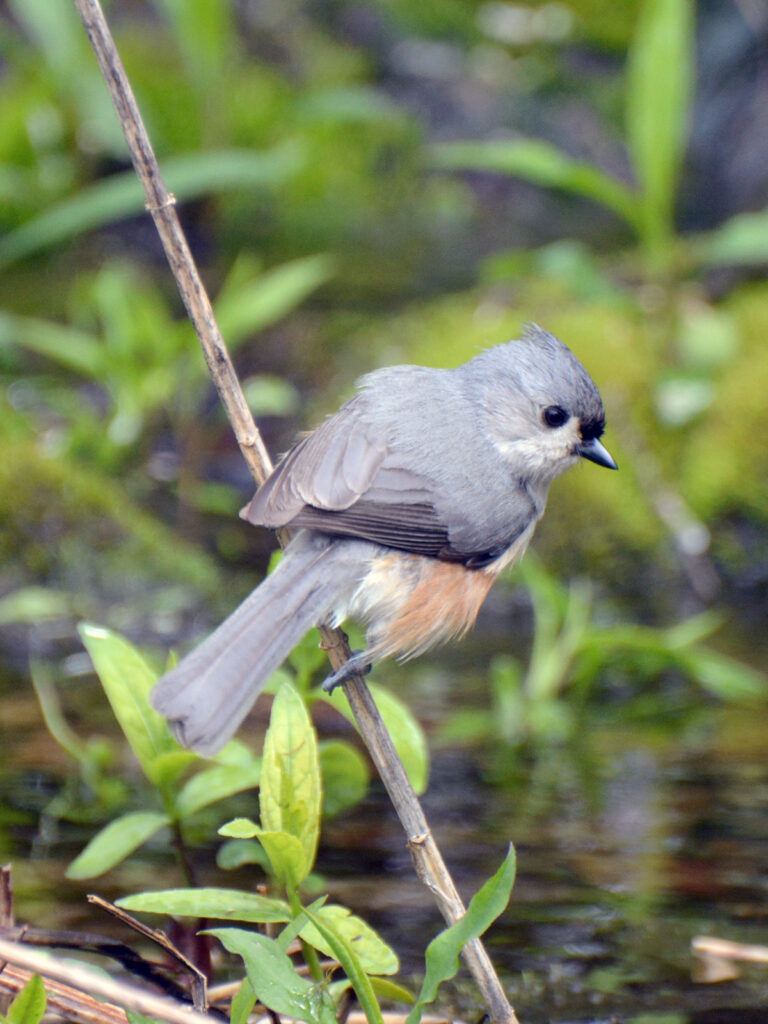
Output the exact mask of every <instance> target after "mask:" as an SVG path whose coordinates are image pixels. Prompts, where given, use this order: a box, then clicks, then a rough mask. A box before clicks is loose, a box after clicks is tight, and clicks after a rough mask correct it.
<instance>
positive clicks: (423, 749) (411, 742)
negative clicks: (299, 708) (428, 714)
mask: <svg viewBox="0 0 768 1024" xmlns="http://www.w3.org/2000/svg"><path fill="white" fill-rule="evenodd" d="M368 686H369V689H370V691H371V693H372V694H373V699H374V700H375V701H376V707H377V708H378V709H379V713H380V714H381V717H382V718H383V719H384V724H385V725H386V727H387V729H388V730H389V734H390V736H391V737H392V742H393V743H394V744H395V749H396V750H397V753H398V755H399V757H400V760H401V761H402V762H403V766H404V767H405V771H406V774H407V775H408V778H409V779H410V781H411V785H412V786H413V788H414V789H415V791H416V793H417V794H419V795H420V794H421V793H423V792H424V790H425V789H426V788H427V782H428V781H429V749H428V747H427V741H426V738H425V736H424V732H423V730H422V728H421V726H420V725H419V723H418V722H417V721H416V719H415V718H414V716H413V714H412V713H411V710H410V708H409V707H408V706H407V705H406V704H404V703H403V702H402V701H401V700H398V698H397V697H395V696H393V694H391V693H390V692H389V690H386V689H384V687H382V686H376V685H375V684H373V683H369V684H368ZM318 699H319V700H327V701H328V702H329V703H330V704H333V706H334V707H335V708H336V710H337V711H339V712H341V714H342V715H344V717H345V718H347V719H348V720H349V721H350V722H352V724H353V725H355V726H356V724H357V723H356V722H355V716H354V715H353V714H352V709H351V708H350V706H349V701H348V700H347V698H346V696H345V695H344V691H343V689H342V688H341V687H340V686H338V687H336V689H335V690H334V691H333V693H332V694H330V695H329V694H325V693H321V694H318Z"/></svg>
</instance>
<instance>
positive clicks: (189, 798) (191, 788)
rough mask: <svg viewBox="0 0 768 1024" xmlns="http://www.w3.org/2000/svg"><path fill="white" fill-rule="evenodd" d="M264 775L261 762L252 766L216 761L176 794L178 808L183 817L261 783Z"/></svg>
mask: <svg viewBox="0 0 768 1024" xmlns="http://www.w3.org/2000/svg"><path fill="white" fill-rule="evenodd" d="M260 775H261V764H260V763H259V762H254V763H253V764H252V765H250V767H247V768H243V767H241V766H240V765H231V764H217V765H215V766H214V767H213V768H206V769H205V770H204V771H201V772H198V773H197V775H194V776H193V777H192V778H191V779H190V780H189V782H187V783H186V785H185V786H184V788H183V789H182V790H181V792H180V793H179V795H178V797H177V798H176V811H177V812H178V814H179V816H180V817H181V818H188V817H189V816H190V815H191V814H194V813H195V812H196V811H199V810H201V808H203V807H208V806H209V805H210V804H214V803H216V801H217V800H224V799H225V798H226V797H228V796H232V794H233V793H242V791H243V790H244V789H252V788H253V787H254V786H258V784H259V777H260Z"/></svg>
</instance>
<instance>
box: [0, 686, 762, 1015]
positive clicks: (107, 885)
mask: <svg viewBox="0 0 768 1024" xmlns="http://www.w3.org/2000/svg"><path fill="white" fill-rule="evenodd" d="M94 693H95V691H94ZM417 703H418V694H417ZM417 710H418V711H419V712H421V711H422V710H423V709H421V708H417ZM0 714H1V716H2V722H3V747H4V751H3V757H2V775H0V785H1V786H2V805H1V806H2V821H1V822H0V826H1V827H0V842H1V843H2V857H3V859H4V860H5V861H12V862H13V864H14V878H15V888H16V909H17V915H18V917H19V918H20V919H21V920H25V921H28V922H29V923H30V924H34V925H37V926H41V927H51V928H54V927H55V928H64V927H66V928H77V929H87V930H89V931H91V932H93V931H100V932H102V933H108V934H119V931H116V930H115V929H116V926H115V925H114V923H113V922H112V921H110V920H109V919H105V918H104V917H102V916H100V915H99V914H98V913H97V912H96V911H95V910H93V909H92V908H91V907H90V906H88V905H87V904H86V903H85V900H84V896H85V893H86V892H93V891H95V892H98V893H100V894H102V895H104V896H106V897H107V898H111V899H115V898H117V897H119V896H120V895H123V894H125V893H127V892H133V891H138V890H141V889H144V888H160V887H165V886H172V885H178V884H181V882H180V879H179V876H178V874H177V873H176V870H175V867H174V865H173V862H172V859H171V857H170V856H169V853H168V848H167V843H165V842H159V843H157V844H155V845H154V846H152V847H151V848H150V849H148V850H146V851H142V854H141V856H139V855H136V856H134V857H133V858H131V859H130V860H129V861H127V862H126V863H125V864H124V865H122V866H121V867H120V868H118V869H116V870H115V871H113V872H111V873H110V874H108V875H106V876H105V877H104V878H101V879H96V880H93V881H91V882H89V883H82V884H81V883H74V882H68V881H67V880H66V879H65V878H64V876H63V872H64V869H65V867H66V864H67V863H68V861H69V860H71V858H72V857H73V856H74V855H75V854H76V853H77V852H78V850H79V849H80V848H81V846H82V845H83V843H84V842H85V841H86V839H87V838H88V836H89V835H90V834H91V829H90V827H89V826H88V825H87V824H80V825H73V824H65V823H61V822H58V821H56V820H55V818H53V817H51V816H49V815H45V814H43V816H42V818H41V817H40V814H41V812H42V811H44V809H45V808H46V807H48V806H49V805H50V800H51V799H52V797H54V796H55V795H56V793H57V792H59V791H60V789H61V786H62V785H63V784H65V782H66V779H67V776H68V771H69V769H68V762H67V760H66V758H65V757H64V755H62V754H61V753H60V751H59V749H58V748H57V747H56V745H55V744H54V743H53V742H52V741H51V740H50V739H48V737H47V735H46V733H45V731H44V730H43V729H42V728H41V727H40V722H39V712H38V710H37V705H36V703H35V700H34V698H33V697H31V696H28V695H27V692H26V689H24V690H22V691H17V695H16V696H11V697H6V698H5V699H4V700H3V701H2V702H0ZM86 717H87V716H86ZM427 717H428V716H427ZM433 748H434V749H435V753H434V760H433V768H432V777H431V784H430V788H429V791H428V793H427V794H426V796H425V798H424V804H425V809H426V812H427V816H428V818H429V820H430V823H431V825H432V827H433V830H434V831H435V834H436V836H437V839H438V842H439V844H440V846H441V848H442V849H443V852H444V855H445V857H446V860H447V862H448V864H449V867H450V868H451V870H452V872H454V875H455V878H456V880H457V884H458V885H459V888H460V889H461V891H462V893H463V894H464V895H465V897H467V898H468V897H469V896H471V895H472V893H473V892H474V891H476V889H477V888H479V886H480V885H481V884H482V882H483V881H484V880H485V879H486V878H487V877H488V876H489V875H490V874H491V873H492V872H493V871H494V870H495V869H496V868H497V867H498V865H499V863H500V861H501V859H502V857H503V856H504V853H505V851H506V846H507V843H508V842H509V841H513V842H514V844H515V846H516V849H517V855H518V880H517V883H516V886H515V889H514V892H513V898H512V902H511V905H510V907H509V909H508V910H507V912H506V913H505V914H504V916H503V917H502V918H501V919H500V920H499V921H498V922H497V924H496V925H495V926H494V927H493V929H492V930H491V931H490V932H489V933H488V935H487V942H488V946H489V949H490V952H491V955H492V957H493V959H494V962H495V963H496V965H497V968H498V970H499V971H500V973H501V975H502V977H503V980H504V983H505V985H506V987H507V988H508V991H509V993H510V996H511V998H512V1001H513V1002H514V1003H515V1005H516V1007H517V1008H518V1011H519V1014H520V1017H521V1020H522V1021H523V1022H532V1021H535V1022H538V1021H563V1022H564V1021H603V1020H605V1021H608V1020H611V1019H614V1018H615V1019H620V1020H634V1021H640V1020H652V1021H659V1022H662V1021H664V1022H666V1021H672V1020H680V1021H694V1020H695V1021H702V1022H704V1021H708V1022H716V1021H723V1022H727V1021H731V1020H733V1021H739V1022H745V1024H746V1022H750V1021H763V1020H765V1021H768V968H761V967H758V966H754V965H751V966H750V965H748V966H747V967H745V968H744V969H743V971H742V973H741V977H739V978H737V979H735V980H732V981H727V982H721V983H718V984H702V983H697V982H695V981H693V980H692V969H693V967H694V959H693V957H692V954H691V940H692V939H693V938H694V937H695V936H697V935H702V934H707V935H717V936H721V937H724V938H728V939H732V940H737V941H740V942H749V943H764V942H765V943H768V902H767V901H766V889H768V728H766V720H765V714H764V712H763V710H762V709H758V710H755V709H754V708H753V709H749V710H734V709H727V708H722V707H706V708H703V709H701V710H700V711H696V712H691V713H690V714H688V715H687V716H686V717H685V718H684V719H681V720H680V721H678V722H676V723H675V725H674V726H673V727H669V728H660V727H659V726H658V725H655V726H654V727H650V726H649V725H648V724H634V725H631V724H627V723H626V722H624V723H622V722H620V721H618V722H617V721H607V720H606V719H605V717H604V716H602V715H599V714H594V715H593V716H592V719H591V720H586V721H585V723H584V727H583V730H582V731H581V734H580V736H579V738H578V741H577V742H573V743H570V744H568V745H565V746H562V747H560V748H554V749H548V750H544V751H542V752H541V753H540V754H539V755H538V756H533V755H530V754H529V755H528V756H526V757H525V758H523V757H522V756H521V755H519V754H517V753H515V752H514V751H512V750H510V749H509V748H505V747H502V746H488V747H487V748H484V749H482V750H474V751H457V750H454V749H441V748H440V746H439V741H438V740H437V739H436V738H434V739H433ZM11 766H13V768H12V769H11ZM117 770H119V771H122V772H124V773H125V775H126V777H127V778H130V777H131V776H132V773H133V769H132V766H131V764H130V762H129V761H126V762H125V763H124V764H122V765H120V766H118V769H117ZM136 784H137V786H138V785H139V783H138V781H137V783H136ZM138 792H139V791H138V789H137V793H138ZM248 799H251V798H248ZM238 811H239V812H245V813H251V814H255V813H256V807H255V802H254V804H253V805H252V806H251V807H250V809H249V807H248V806H247V803H246V805H245V806H243V805H241V806H239V807H238ZM222 820H223V819H222ZM214 849H215V847H214V846H213V845H211V846H209V847H204V848H203V849H202V850H201V851H200V854H199V857H198V866H199V868H200V871H201V879H202V881H204V882H205V884H219V885H222V884H223V885H231V886H241V887H249V886H252V885H253V884H254V876H253V875H248V874H247V873H245V872H239V873H236V874H233V875H229V874H228V875H226V876H224V877H223V878H222V875H221V873H220V872H217V871H216V869H215V867H214V865H213V854H214ZM318 870H319V872H320V873H321V874H322V875H323V876H324V884H325V887H326V889H327V890H328V891H330V893H331V897H332V898H333V899H334V900H338V901H340V902H343V903H345V904H347V905H349V906H351V907H352V908H353V909H355V910H357V911H358V912H359V913H361V914H362V915H363V916H364V917H366V919H368V920H369V921H370V923H371V924H373V925H374V926H375V927H377V928H378V929H379V930H380V931H381V932H382V934H383V935H384V936H385V937H386V938H387V939H388V940H389V941H390V942H391V943H392V944H393V946H394V947H395V948H396V950H397V952H398V953H399V955H400V957H401V960H402V965H403V972H404V977H405V978H406V979H408V978H411V980H413V979H415V977H416V976H417V975H418V974H419V972H420V971H421V970H422V964H423V960H422V957H423V950H424V947H425V945H426V943H427V941H428V940H429V938H430V937H431V936H432V935H433V934H434V933H435V931H437V930H438V928H439V926H440V922H439V919H438V917H437V914H436V911H435V909H434V906H433V904H432V901H431V898H430V897H429V895H428V894H427V893H426V892H425V890H423V889H422V887H421V886H420V884H419V883H418V882H417V881H416V879H415V876H414V874H413V871H412V868H411V863H410V857H409V855H408V853H407V850H406V848H405V844H404V841H403V836H402V833H401V831H400V828H399V826H398V825H397V823H396V821H395V819H394V817H393V814H392V812H391V810H390V808H389V805H388V802H387V798H386V796H385V794H384V793H383V791H382V790H381V789H380V788H379V787H374V789H373V791H372V793H371V794H370V796H369V798H368V799H367V800H366V802H365V803H364V804H363V805H362V806H361V807H359V808H357V809H356V810H355V811H353V812H350V813H348V814H346V815H344V816H343V817H341V818H340V819H337V820H336V821H334V822H332V823H331V824H330V825H329V826H328V827H327V829H326V831H325V834H324V840H323V845H322V849H321V851H320V855H319V860H318ZM155 923H156V922H155ZM122 937H123V938H125V936H124V935H123V936H122ZM445 1006H446V1007H447V1008H449V1009H452V1010H453V1011H454V1012H456V1013H459V1014H461V1015H462V1016H463V1017H464V1018H465V1019H467V1020H476V1019H478V1018H479V1016H480V1011H479V1009H478V1003H477V1000H476V996H475V993H474V990H473V988H472V986H471V983H469V981H461V982H460V983H459V984H457V985H456V986H454V987H453V988H451V989H450V990H448V991H447V992H446V1002H445Z"/></svg>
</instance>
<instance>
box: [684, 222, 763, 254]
mask: <svg viewBox="0 0 768 1024" xmlns="http://www.w3.org/2000/svg"><path fill="white" fill-rule="evenodd" d="M692 244H693V246H694V252H696V253H698V255H699V258H700V259H701V260H702V262H704V263H707V264H710V265H711V264H717V265H725V266H744V265H746V266H750V265H752V264H756V263H766V262H768V210H761V211H760V212H759V213H741V214H739V215H738V216H737V217H732V218H731V219H730V220H727V221H726V222H725V223H724V224H722V225H721V226H720V227H719V228H717V229H716V230H715V231H711V232H709V233H708V234H706V235H704V237H703V238H701V237H699V238H696V239H694V240H693V242H692Z"/></svg>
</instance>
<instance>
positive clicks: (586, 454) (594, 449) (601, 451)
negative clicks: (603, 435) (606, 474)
mask: <svg viewBox="0 0 768 1024" xmlns="http://www.w3.org/2000/svg"><path fill="white" fill-rule="evenodd" d="M576 451H577V452H578V453H579V455H581V456H582V458H584V459H589V461H590V462H596V463H597V465H598V466H605V468H606V469H618V468H619V467H618V466H617V465H616V463H615V462H614V461H613V459H612V458H611V455H610V453H609V452H608V449H607V448H606V447H605V446H604V445H602V444H600V442H599V441H598V440H597V438H594V439H593V440H592V441H583V442H582V443H581V444H580V445H579V446H578V448H577V449H576Z"/></svg>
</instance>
